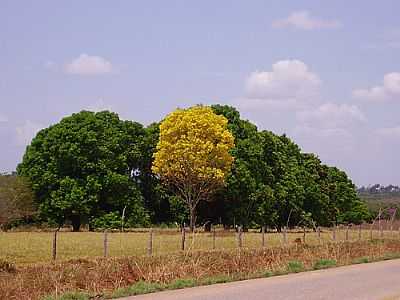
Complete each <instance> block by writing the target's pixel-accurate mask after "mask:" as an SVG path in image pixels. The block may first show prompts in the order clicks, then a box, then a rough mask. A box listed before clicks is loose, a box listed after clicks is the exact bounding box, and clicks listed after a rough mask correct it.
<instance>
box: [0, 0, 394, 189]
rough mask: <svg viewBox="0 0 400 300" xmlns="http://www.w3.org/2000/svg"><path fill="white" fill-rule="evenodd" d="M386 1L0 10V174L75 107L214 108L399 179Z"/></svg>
mask: <svg viewBox="0 0 400 300" xmlns="http://www.w3.org/2000/svg"><path fill="white" fill-rule="evenodd" d="M399 11H400V2H399V1H394V0H393V1H329V2H328V1H141V2H140V1H63V2H61V1H33V0H32V1H15V0H14V1H8V0H3V1H1V2H0V104H1V105H0V139H1V140H2V149H1V156H0V171H10V170H14V169H15V167H16V165H17V164H18V162H19V161H20V160H21V158H22V155H23V152H24V150H25V147H26V145H27V144H28V143H29V142H30V140H31V138H32V137H33V136H34V134H35V133H36V132H37V130H39V129H41V128H44V127H47V126H49V125H50V124H53V123H55V122H58V121H59V120H60V119H61V118H62V117H64V116H66V115H69V114H71V113H73V112H77V111H80V110H82V109H91V110H101V109H110V110H113V111H115V112H117V113H119V114H120V116H121V117H122V118H125V119H131V120H135V121H139V122H142V123H144V124H149V123H150V122H152V121H158V120H160V119H161V118H162V117H163V116H165V114H167V113H168V112H170V111H171V110H173V109H175V108H176V107H178V106H179V107H186V106H190V105H193V104H197V103H203V104H209V103H223V104H230V105H234V106H235V107H237V108H238V109H239V110H240V112H241V114H242V116H243V117H245V118H248V119H249V120H251V121H252V122H254V123H256V124H257V125H258V126H259V128H260V129H269V130H272V131H274V132H276V133H286V134H288V135H289V136H290V137H292V138H293V139H294V141H295V142H297V143H298V144H299V145H300V146H301V147H302V148H303V149H304V151H307V152H315V153H317V154H318V156H319V157H320V158H321V159H322V161H323V162H326V163H328V164H331V165H337V166H339V167H340V168H342V169H344V170H346V171H347V172H348V173H349V175H350V176H351V177H352V178H353V180H354V182H355V183H356V184H358V185H361V184H365V185H367V184H372V183H384V184H388V183H394V184H400V172H399V171H398V170H399V169H400V158H399V155H398V153H399V152H400V120H399V112H400V56H399V53H400V18H399V17H398V12H399Z"/></svg>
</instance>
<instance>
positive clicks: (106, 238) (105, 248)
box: [103, 229, 108, 257]
mask: <svg viewBox="0 0 400 300" xmlns="http://www.w3.org/2000/svg"><path fill="white" fill-rule="evenodd" d="M103 250H104V253H103V255H104V257H107V255H108V233H107V229H106V230H104V240H103Z"/></svg>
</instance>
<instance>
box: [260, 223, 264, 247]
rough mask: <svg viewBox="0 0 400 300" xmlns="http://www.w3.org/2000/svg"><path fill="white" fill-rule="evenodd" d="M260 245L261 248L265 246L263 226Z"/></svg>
mask: <svg viewBox="0 0 400 300" xmlns="http://www.w3.org/2000/svg"><path fill="white" fill-rule="evenodd" d="M261 235H262V236H261V241H262V243H261V245H262V247H263V248H265V226H263V227H261Z"/></svg>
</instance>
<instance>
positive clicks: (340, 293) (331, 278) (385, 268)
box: [120, 259, 400, 300]
mask: <svg viewBox="0 0 400 300" xmlns="http://www.w3.org/2000/svg"><path fill="white" fill-rule="evenodd" d="M123 299H124V300H128V299H129V300H150V299H154V300H173V299H174V300H175V299H176V300H178V299H179V300H214V299H218V300H245V299H250V300H266V299H271V300H272V299H273V300H280V299H290V300H300V299H301V300H303V299H304V300H316V299H321V300H322V299H323V300H333V299H335V300H347V299H357V300H361V299H362V300H370V299H371V300H395V299H396V300H397V299H400V259H398V260H390V261H383V262H378V263H370V264H361V265H353V266H346V267H340V268H335V269H329V270H322V271H312V272H305V273H299V274H291V275H285V276H277V277H271V278H262V279H254V280H246V281H239V282H232V283H224V284H216V285H211V286H202V287H195V288H188V289H183V290H175V291H165V292H159V293H155V294H148V295H142V296H134V297H128V298H123ZM120 300H122V299H120Z"/></svg>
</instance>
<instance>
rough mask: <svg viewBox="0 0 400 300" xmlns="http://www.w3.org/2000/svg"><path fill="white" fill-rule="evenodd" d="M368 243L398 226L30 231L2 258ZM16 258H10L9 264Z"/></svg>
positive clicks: (7, 237)
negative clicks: (360, 241) (246, 229)
mask: <svg viewBox="0 0 400 300" xmlns="http://www.w3.org/2000/svg"><path fill="white" fill-rule="evenodd" d="M371 239H400V226H399V224H394V223H392V222H387V221H381V222H379V223H375V224H372V225H371V224H363V225H349V226H344V225H343V226H335V227H330V228H320V227H318V228H313V229H310V228H294V229H290V230H289V229H286V228H283V229H282V230H281V232H278V231H276V230H271V229H269V228H265V227H263V228H261V229H260V230H257V231H255V230H250V231H247V232H244V231H243V230H242V229H241V227H238V228H237V230H236V231H235V230H224V229H223V228H221V227H213V228H212V230H211V232H204V231H203V230H201V229H198V230H197V231H196V232H194V233H192V232H189V231H188V230H187V229H186V230H177V229H164V230H163V229H142V230H136V231H133V232H112V231H104V232H96V233H94V232H81V233H73V232H60V231H55V232H51V233H49V232H30V233H26V232H25V233H1V234H0V257H6V258H10V259H11V260H13V261H18V262H23V263H28V262H36V261H48V260H51V259H53V260H56V259H70V258H81V257H101V256H104V257H117V256H131V255H149V256H151V255H162V254H174V253H179V252H182V251H185V252H186V251H204V250H210V251H212V250H214V249H215V250H224V249H226V250H232V249H242V248H251V249H255V248H262V247H264V248H266V247H290V246H295V245H300V244H307V245H323V244H324V243H332V242H355V241H358V240H371ZM13 258H14V259H13Z"/></svg>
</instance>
